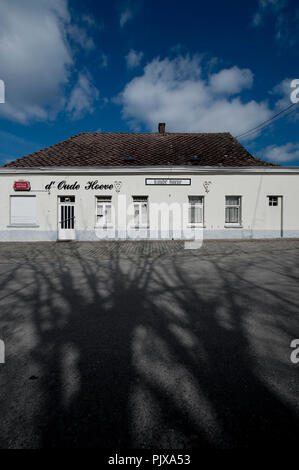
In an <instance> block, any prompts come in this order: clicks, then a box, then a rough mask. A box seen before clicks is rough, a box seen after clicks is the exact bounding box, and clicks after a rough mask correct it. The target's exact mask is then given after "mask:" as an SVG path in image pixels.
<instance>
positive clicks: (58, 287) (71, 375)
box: [0, 253, 299, 449]
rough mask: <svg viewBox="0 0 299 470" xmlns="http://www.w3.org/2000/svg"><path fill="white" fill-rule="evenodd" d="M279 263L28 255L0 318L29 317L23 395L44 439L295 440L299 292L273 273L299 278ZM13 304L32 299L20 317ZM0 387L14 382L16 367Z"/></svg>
mask: <svg viewBox="0 0 299 470" xmlns="http://www.w3.org/2000/svg"><path fill="white" fill-rule="evenodd" d="M279 262H280V261H279V260H276V261H275V263H276V264H275V267H276V268H277V270H278V271H279V273H278V274H277V273H276V272H275V269H274V267H273V265H271V264H270V265H269V267H267V264H266V263H261V262H260V260H259V259H258V258H256V259H254V258H253V257H246V256H245V255H244V256H243V257H242V259H238V260H237V258H230V257H227V258H226V259H223V258H215V257H214V258H213V256H210V257H209V258H206V259H204V260H201V259H200V258H199V257H197V258H195V257H192V255H188V254H187V255H186V256H166V257H163V256H162V257H150V258H147V257H141V256H137V257H136V256H135V257H134V256H131V257H130V256H126V258H122V257H121V256H111V257H110V259H106V260H101V259H91V258H90V259H89V258H87V257H82V256H81V255H80V253H77V255H76V256H74V258H72V259H71V260H66V259H64V258H63V257H58V258H55V257H53V259H51V260H48V261H47V262H44V263H38V262H33V261H32V260H30V258H28V259H27V260H26V269H25V268H23V267H22V266H20V267H19V269H18V272H17V273H15V272H14V273H13V275H14V276H15V277H16V278H17V281H15V284H14V290H13V302H12V303H10V304H9V305H10V308H9V309H8V307H5V304H1V303H0V305H2V307H1V311H2V322H4V323H5V322H6V324H10V323H11V324H13V323H14V322H18V321H21V322H24V325H25V323H26V324H28V325H30V331H31V333H30V335H32V338H34V340H33V339H32V341H30V339H29V343H30V345H29V346H28V347H27V350H26V351H27V352H26V361H25V364H28V363H30V364H34V367H35V368H36V370H37V371H38V372H37V377H36V384H37V385H36V388H32V389H30V390H29V391H28V390H27V392H26V390H25V389H26V387H29V386H31V384H29V385H28V377H27V376H26V374H27V371H26V365H25V370H22V371H20V374H24V390H22V389H20V390H19V391H18V393H19V394H22V393H26V396H27V397H28V398H27V405H26V406H28V409H29V411H27V413H29V415H30V413H31V411H30V410H31V407H32V414H31V419H32V426H33V428H34V431H33V432H34V433H35V435H36V439H37V442H38V444H37V446H38V447H72V448H74V447H84V448H86V447H99V448H100V447H104V448H119V449H121V448H133V447H143V448H191V447H195V448H203V447H213V448H222V447H224V448H225V447H247V446H256V445H265V444H274V443H279V442H280V443H281V442H282V441H285V442H287V443H292V442H293V443H295V442H296V441H297V439H298V437H297V436H298V433H299V415H298V398H297V397H298V387H299V385H298V371H297V375H296V371H295V367H296V366H294V365H292V364H291V363H290V361H289V356H288V355H289V354H290V351H289V350H288V347H289V342H290V339H292V338H293V337H296V334H297V337H299V320H298V315H297V314H296V312H298V307H299V298H298V296H296V295H295V292H293V297H292V299H291V296H289V297H288V296H287V295H286V293H285V292H284V291H283V289H282V288H281V289H279V288H273V285H272V284H271V279H272V280H275V276H283V279H284V283H285V285H288V286H290V285H292V286H294V289H295V285H298V279H299V277H298V271H296V270H295V271H292V272H290V278H288V270H287V269H284V266H283V265H281V266H279ZM259 275H261V276H262V278H263V279H265V282H264V284H263V283H262V282H260V280H259ZM271 276H272V277H271ZM10 280H11V277H9V276H8V277H5V278H4V279H3V283H2V291H3V292H4V293H5V292H6V290H7V285H6V284H9V282H10ZM24 284H25V285H26V286H27V287H26V288H25V289H24V288H22V286H24ZM18 286H19V288H18ZM289 289H290V287H289ZM287 294H289V291H288V292H287ZM0 302H1V300H0ZM12 304H15V305H22V306H23V309H22V312H23V313H22V315H23V316H22V317H21V318H20V317H19V319H18V317H16V318H12V316H11V306H12ZM18 326H19V327H20V324H19V325H18ZM12 331H13V330H12ZM12 361H13V358H12ZM28 370H29V369H28ZM4 384H6V386H7V387H10V388H13V386H14V376H13V375H12V376H9V375H8V376H7V381H6V383H5V382H4ZM35 401H37V403H38V412H36V408H34V406H33V403H34V402H35ZM6 403H9V396H8V395H6V397H5V399H4V400H3V402H2V405H1V406H3V407H4V406H5V404H6ZM15 406H16V408H17V411H15V418H14V419H15V422H17V423H18V424H17V426H21V427H22V425H21V423H22V412H23V410H22V409H18V405H17V404H16V405H15ZM33 408H34V409H35V411H34V412H33ZM16 416H17V417H18V419H19V421H18V420H17V419H16ZM0 435H1V436H2V443H3V446H5V445H8V441H7V438H6V437H5V432H4V430H3V429H1V433H0ZM10 445H11V446H21V444H18V443H16V442H15V443H10Z"/></svg>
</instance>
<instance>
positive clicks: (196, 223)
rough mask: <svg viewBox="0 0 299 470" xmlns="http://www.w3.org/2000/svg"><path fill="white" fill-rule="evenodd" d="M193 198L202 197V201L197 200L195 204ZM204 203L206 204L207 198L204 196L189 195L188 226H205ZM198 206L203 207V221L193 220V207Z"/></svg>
mask: <svg viewBox="0 0 299 470" xmlns="http://www.w3.org/2000/svg"><path fill="white" fill-rule="evenodd" d="M192 198H198V199H201V201H202V202H197V203H195V204H192V203H191V202H192ZM204 204H205V198H204V196H200V195H189V196H188V227H191V228H192V227H203V226H204V217H205V212H204ZM192 206H193V207H198V208H199V209H201V213H202V220H201V222H192V221H191V207H192Z"/></svg>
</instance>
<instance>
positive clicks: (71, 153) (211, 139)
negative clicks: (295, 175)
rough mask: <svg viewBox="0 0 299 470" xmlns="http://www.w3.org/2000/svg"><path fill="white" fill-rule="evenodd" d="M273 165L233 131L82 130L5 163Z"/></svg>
mask: <svg viewBox="0 0 299 470" xmlns="http://www.w3.org/2000/svg"><path fill="white" fill-rule="evenodd" d="M143 165H144V166H145V165H146V166H155V165H163V166H168V165H175V166H180V165H182V166H188V165H190V166H192V165H194V166H230V167H240V166H273V164H271V163H268V162H265V161H263V160H260V159H259V158H256V157H253V156H252V155H251V154H250V153H249V152H248V151H247V150H246V149H245V148H244V147H243V146H242V145H241V144H240V143H239V142H238V141H237V140H236V139H235V138H234V137H232V135H231V134H229V133H208V134H187V133H168V132H166V133H163V134H161V133H144V134H141V133H130V134H126V133H123V134H122V133H81V134H77V135H75V136H73V137H71V138H69V139H67V140H64V141H63V142H59V143H58V144H55V145H52V146H51V147H48V148H45V149H43V150H39V151H38V152H35V153H32V154H30V155H28V156H26V157H22V158H18V159H17V160H14V161H12V162H9V163H7V164H6V165H4V166H5V167H18V168H20V167H23V168H27V167H51V166H60V167H66V166H72V167H77V166H78V167H87V166H92V167H103V166H126V167H127V166H143Z"/></svg>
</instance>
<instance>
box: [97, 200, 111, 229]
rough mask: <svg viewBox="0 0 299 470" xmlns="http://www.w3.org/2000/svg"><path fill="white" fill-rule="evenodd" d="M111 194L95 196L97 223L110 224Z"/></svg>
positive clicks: (105, 225)
mask: <svg viewBox="0 0 299 470" xmlns="http://www.w3.org/2000/svg"><path fill="white" fill-rule="evenodd" d="M111 199H112V197H111V196H97V225H101V226H104V227H107V226H111V225H112V204H111Z"/></svg>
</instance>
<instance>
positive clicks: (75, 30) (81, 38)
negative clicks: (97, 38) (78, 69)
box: [67, 24, 95, 51]
mask: <svg viewBox="0 0 299 470" xmlns="http://www.w3.org/2000/svg"><path fill="white" fill-rule="evenodd" d="M67 31H68V33H69V35H70V37H71V38H72V40H73V41H75V42H77V43H78V44H79V45H80V46H81V47H82V48H83V49H85V50H87V51H89V50H91V49H94V48H95V44H94V42H93V39H92V38H91V37H89V36H88V34H87V32H86V30H85V29H84V28H80V27H79V26H78V25H77V24H70V25H69V26H68V28H67Z"/></svg>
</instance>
